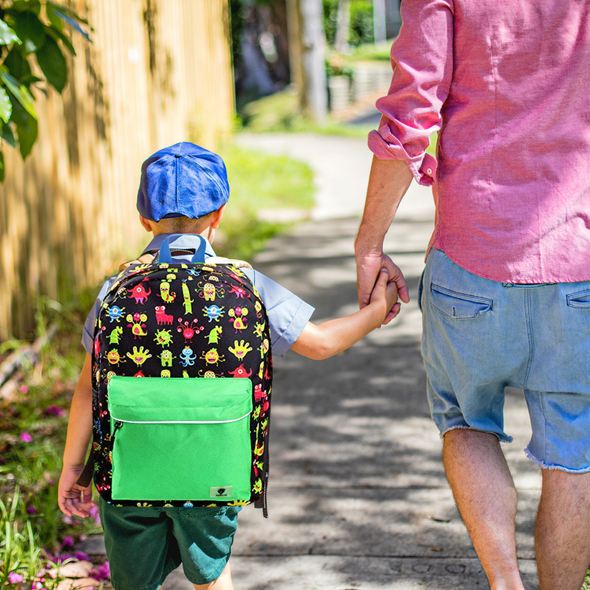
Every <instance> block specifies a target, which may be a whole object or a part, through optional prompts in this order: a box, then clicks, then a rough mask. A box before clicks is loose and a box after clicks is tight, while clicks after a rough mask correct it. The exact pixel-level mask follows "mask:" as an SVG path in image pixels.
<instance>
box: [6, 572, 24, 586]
mask: <svg viewBox="0 0 590 590" xmlns="http://www.w3.org/2000/svg"><path fill="white" fill-rule="evenodd" d="M24 579H25V577H24V576H23V575H22V574H15V573H14V572H10V573H9V574H8V581H9V582H10V583H11V584H18V583H19V582H22V581H23V580H24Z"/></svg>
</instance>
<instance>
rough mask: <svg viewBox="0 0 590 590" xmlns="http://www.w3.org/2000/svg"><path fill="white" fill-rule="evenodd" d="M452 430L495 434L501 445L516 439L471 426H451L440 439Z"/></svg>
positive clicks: (441, 434) (442, 433)
mask: <svg viewBox="0 0 590 590" xmlns="http://www.w3.org/2000/svg"><path fill="white" fill-rule="evenodd" d="M451 430H473V431H475V432H483V433H485V434H493V435H494V436H495V437H496V438H497V439H498V440H499V441H500V442H501V443H511V442H512V441H513V440H514V439H513V438H512V437H511V436H508V435H504V436H505V438H503V437H502V436H501V435H499V434H498V433H497V432H492V431H491V430H479V429H478V428H472V427H471V426H451V427H450V428H447V429H446V430H445V431H443V432H441V433H440V437H441V438H444V437H445V434H446V433H447V432H451ZM589 469H590V468H589Z"/></svg>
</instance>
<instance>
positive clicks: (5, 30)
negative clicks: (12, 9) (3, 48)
mask: <svg viewBox="0 0 590 590" xmlns="http://www.w3.org/2000/svg"><path fill="white" fill-rule="evenodd" d="M10 43H18V44H19V45H20V44H21V40H20V39H19V38H18V35H17V34H16V33H15V32H14V31H13V30H12V29H11V28H10V27H9V26H8V25H7V24H6V23H5V22H4V21H3V20H0V45H9V44H10Z"/></svg>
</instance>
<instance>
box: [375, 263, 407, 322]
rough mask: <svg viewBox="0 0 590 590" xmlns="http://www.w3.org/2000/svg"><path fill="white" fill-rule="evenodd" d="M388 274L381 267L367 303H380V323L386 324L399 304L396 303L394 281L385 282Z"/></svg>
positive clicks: (397, 311)
mask: <svg viewBox="0 0 590 590" xmlns="http://www.w3.org/2000/svg"><path fill="white" fill-rule="evenodd" d="M388 279H389V274H388V272H387V269H386V268H382V269H381V271H380V272H379V276H378V277H377V282H376V283H375V286H374V287H373V291H372V292H371V298H370V300H369V304H376V303H378V304H380V305H382V307H383V310H382V311H383V320H382V325H386V324H388V323H389V322H390V321H391V320H392V319H393V318H395V316H397V314H398V313H399V310H400V304H399V303H397V286H396V284H395V281H391V282H387V281H388Z"/></svg>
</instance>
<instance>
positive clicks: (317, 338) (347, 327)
mask: <svg viewBox="0 0 590 590" xmlns="http://www.w3.org/2000/svg"><path fill="white" fill-rule="evenodd" d="M387 279H388V274H387V270H386V269H381V272H380V273H379V277H378V278H377V283H376V284H375V287H374V289H373V292H372V293H371V298H370V303H369V305H367V306H366V307H363V309H361V310H360V311H357V312H356V313H353V314H352V315H349V316H346V317H343V318H338V319H335V320H330V321H327V322H324V323H323V324H319V325H316V324H313V323H312V322H307V325H306V326H305V328H303V331H302V332H301V334H300V335H299V338H297V340H296V341H295V342H294V343H293V346H291V350H294V351H295V352H297V353H298V354H301V355H303V356H306V357H308V358H311V359H315V360H321V359H326V358H329V357H331V356H334V355H335V354H338V353H339V352H342V351H343V350H346V349H347V348H349V347H350V346H352V345H353V344H354V343H355V342H358V341H359V340H360V339H361V338H364V337H365V336H366V335H367V334H368V333H369V332H372V331H373V330H374V329H375V328H378V327H379V326H380V325H381V324H382V323H383V322H384V321H385V318H386V317H387V314H388V313H389V311H390V310H391V308H392V307H393V305H394V303H395V302H396V301H397V288H396V285H395V283H394V282H391V283H388V282H387Z"/></svg>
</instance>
